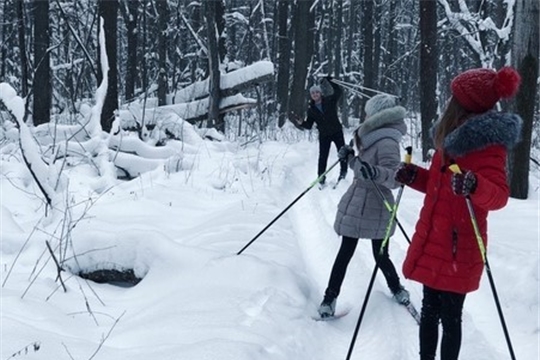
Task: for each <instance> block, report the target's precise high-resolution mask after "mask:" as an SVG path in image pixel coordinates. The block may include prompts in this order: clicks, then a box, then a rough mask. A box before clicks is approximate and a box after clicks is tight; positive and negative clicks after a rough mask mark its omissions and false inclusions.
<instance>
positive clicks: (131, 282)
mask: <svg viewBox="0 0 540 360" xmlns="http://www.w3.org/2000/svg"><path fill="white" fill-rule="evenodd" d="M79 276H80V277H82V278H83V279H87V280H91V281H94V282H97V283H99V284H110V285H114V286H119V287H123V288H130V287H133V286H135V285H137V284H138V283H139V282H140V281H141V280H142V278H139V277H137V276H135V272H134V271H133V269H126V270H115V269H102V270H94V271H90V272H80V273H79Z"/></svg>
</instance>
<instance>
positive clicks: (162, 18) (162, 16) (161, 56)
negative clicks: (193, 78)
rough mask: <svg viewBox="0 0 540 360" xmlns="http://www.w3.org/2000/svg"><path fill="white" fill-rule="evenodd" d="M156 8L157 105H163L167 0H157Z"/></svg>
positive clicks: (167, 18) (167, 16)
mask: <svg viewBox="0 0 540 360" xmlns="http://www.w3.org/2000/svg"><path fill="white" fill-rule="evenodd" d="M156 8H157V13H158V24H157V27H158V51H157V53H158V68H159V69H158V93H157V97H158V105H160V106H161V105H165V104H166V102H167V92H168V90H169V89H168V86H167V83H168V77H167V48H168V37H169V34H168V23H169V5H168V3H167V0H157V1H156Z"/></svg>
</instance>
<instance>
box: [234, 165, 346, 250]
mask: <svg viewBox="0 0 540 360" xmlns="http://www.w3.org/2000/svg"><path fill="white" fill-rule="evenodd" d="M339 162H340V160H337V161H336V162H335V163H334V164H332V166H330V168H329V169H328V170H326V171H325V172H324V173H323V174H322V175H320V176H319V177H318V178H316V179H315V180H314V181H313V182H312V183H311V184H310V185H309V186H308V188H307V189H306V190H304V191H303V192H302V193H301V194H300V195H298V197H297V198H296V199H294V200H293V202H291V203H290V204H289V205H288V206H287V207H286V208H285V209H283V211H282V212H280V213H279V214H278V216H276V217H275V218H274V220H272V221H270V223H269V224H268V225H266V226H265V227H264V229H262V230H261V231H260V232H259V233H258V234H257V235H255V237H254V238H253V239H251V240H250V241H249V242H248V243H247V244H246V245H245V246H244V247H243V248H242V249H240V251H238V253H236V255H240V254H241V253H242V252H243V251H244V250H245V249H246V248H247V247H248V246H249V245H251V244H252V243H253V242H254V241H255V240H257V238H258V237H259V236H261V235H262V234H263V233H264V232H265V231H266V230H268V228H269V227H270V226H272V224H274V223H275V222H276V221H277V219H279V218H280V217H281V216H282V215H283V214H285V213H286V212H287V210H289V209H290V208H291V207H292V206H293V205H294V204H295V203H296V202H297V201H298V200H300V198H301V197H302V196H304V195H305V194H306V193H307V192H308V191H309V190H311V189H312V188H313V187H314V186H315V185H317V184H318V183H319V182H320V181H321V180H322V179H323V178H324V177H325V176H326V174H328V173H329V172H330V170H332V169H333V168H334V167H335V166H336V165H337V164H338V163H339Z"/></svg>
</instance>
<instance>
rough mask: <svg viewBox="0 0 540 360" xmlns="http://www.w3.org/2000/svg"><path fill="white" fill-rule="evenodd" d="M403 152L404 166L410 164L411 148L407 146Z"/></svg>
mask: <svg viewBox="0 0 540 360" xmlns="http://www.w3.org/2000/svg"><path fill="white" fill-rule="evenodd" d="M405 151H406V153H405V164H410V163H411V162H412V146H407V147H406V148H405Z"/></svg>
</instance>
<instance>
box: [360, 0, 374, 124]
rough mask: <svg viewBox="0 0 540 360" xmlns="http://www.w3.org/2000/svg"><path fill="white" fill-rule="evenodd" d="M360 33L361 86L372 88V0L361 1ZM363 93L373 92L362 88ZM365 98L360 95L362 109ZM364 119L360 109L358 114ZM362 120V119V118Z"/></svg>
mask: <svg viewBox="0 0 540 360" xmlns="http://www.w3.org/2000/svg"><path fill="white" fill-rule="evenodd" d="M362 5H363V8H362V35H363V38H364V47H363V48H364V66H363V67H364V83H363V86H365V87H367V88H371V89H373V88H374V86H375V74H374V73H373V0H366V1H364V2H362ZM363 93H365V94H367V95H369V96H372V95H374V93H373V92H371V91H368V90H365V89H364V90H363ZM366 101H367V99H366V98H364V97H362V100H361V105H360V106H361V108H362V110H363V109H364V106H365V105H366ZM360 116H361V119H364V117H365V114H364V112H363V111H362V114H361V115H360ZM362 121H363V120H362Z"/></svg>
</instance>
